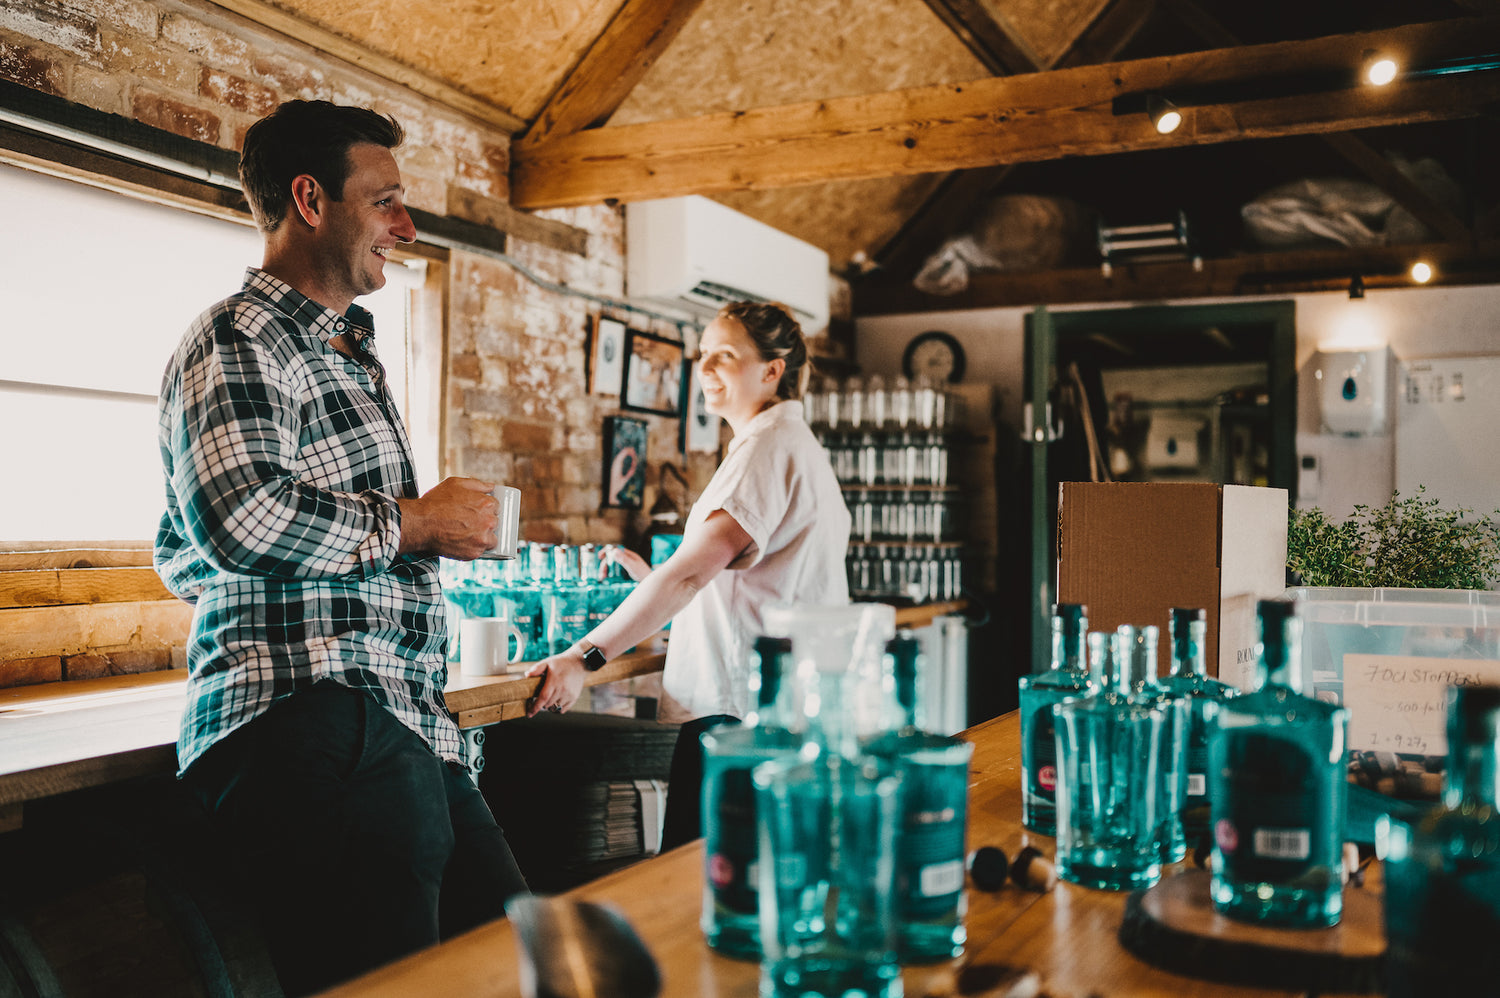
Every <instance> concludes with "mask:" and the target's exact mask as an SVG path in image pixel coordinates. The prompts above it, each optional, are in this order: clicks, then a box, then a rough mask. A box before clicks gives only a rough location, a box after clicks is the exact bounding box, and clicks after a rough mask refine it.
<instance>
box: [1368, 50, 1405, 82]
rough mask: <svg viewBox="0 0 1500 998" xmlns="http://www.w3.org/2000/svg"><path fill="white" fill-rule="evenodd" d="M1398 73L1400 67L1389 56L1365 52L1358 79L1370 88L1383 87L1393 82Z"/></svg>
mask: <svg viewBox="0 0 1500 998" xmlns="http://www.w3.org/2000/svg"><path fill="white" fill-rule="evenodd" d="M1400 71H1401V67H1400V65H1398V64H1397V62H1396V60H1395V59H1394V58H1392V57H1391V56H1390V55H1388V54H1386V53H1384V52H1366V53H1365V61H1364V67H1363V68H1362V69H1361V70H1360V73H1359V78H1360V79H1361V80H1363V81H1364V82H1366V83H1368V84H1370V85H1371V86H1376V87H1383V86H1385V85H1386V84H1387V83H1390V82H1391V81H1392V80H1394V79H1395V78H1396V74H1397V73H1399V72H1400Z"/></svg>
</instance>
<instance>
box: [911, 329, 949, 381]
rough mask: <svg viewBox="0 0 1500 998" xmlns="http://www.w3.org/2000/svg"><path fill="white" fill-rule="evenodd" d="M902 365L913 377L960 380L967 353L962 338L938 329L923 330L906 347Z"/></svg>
mask: <svg viewBox="0 0 1500 998" xmlns="http://www.w3.org/2000/svg"><path fill="white" fill-rule="evenodd" d="M902 367H904V368H905V371H906V376H907V377H909V378H920V377H926V378H927V379H929V380H931V381H935V382H939V383H942V382H953V381H958V380H959V379H960V378H962V377H963V375H964V352H963V347H961V346H959V344H958V341H957V340H956V339H954V338H953V337H952V336H950V335H949V334H947V333H944V332H940V331H938V330H932V331H930V332H926V333H922V334H921V335H920V336H917V337H916V338H915V339H913V340H912V341H911V343H909V344H908V345H907V347H906V354H905V356H904V357H903V358H902Z"/></svg>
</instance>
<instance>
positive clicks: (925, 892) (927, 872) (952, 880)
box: [917, 859, 964, 897]
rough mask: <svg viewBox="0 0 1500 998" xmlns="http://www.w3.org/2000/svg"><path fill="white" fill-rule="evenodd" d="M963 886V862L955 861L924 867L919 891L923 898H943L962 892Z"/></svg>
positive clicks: (919, 882)
mask: <svg viewBox="0 0 1500 998" xmlns="http://www.w3.org/2000/svg"><path fill="white" fill-rule="evenodd" d="M963 886H964V864H963V860H958V859H955V860H950V861H948V862H946V863H933V864H932V865H931V866H924V867H922V873H921V875H920V876H919V877H918V887H917V889H918V890H919V891H920V892H921V894H922V896H923V897H942V896H944V895H948V894H953V893H955V892H956V891H959V890H962V889H963Z"/></svg>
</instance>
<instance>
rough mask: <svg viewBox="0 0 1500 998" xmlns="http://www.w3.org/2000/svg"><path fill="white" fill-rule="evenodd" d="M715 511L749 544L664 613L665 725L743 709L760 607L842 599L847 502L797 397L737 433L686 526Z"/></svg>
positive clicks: (844, 599)
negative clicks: (667, 634) (667, 631)
mask: <svg viewBox="0 0 1500 998" xmlns="http://www.w3.org/2000/svg"><path fill="white" fill-rule="evenodd" d="M719 509H722V510H724V511H725V512H726V513H728V514H729V515H730V516H732V517H734V519H735V522H736V523H738V524H739V525H740V527H741V528H742V529H743V530H744V531H745V532H746V533H747V534H749V535H750V541H751V543H750V546H749V547H748V548H747V549H746V550H745V552H744V554H742V555H740V557H738V558H737V559H735V560H734V561H733V562H731V563H730V565H729V567H728V568H727V569H725V570H724V571H722V572H720V573H719V574H718V575H717V576H715V577H714V579H713V581H712V582H710V583H709V584H708V585H707V586H705V587H704V588H703V589H701V590H699V592H698V594H697V595H696V596H694V597H693V600H692V602H691V603H689V604H688V605H687V607H686V608H684V609H683V610H682V612H681V613H679V614H678V615H677V616H676V617H674V618H673V620H672V632H671V638H670V641H669V642H668V643H667V663H666V668H665V671H664V672H663V674H662V687H663V689H664V691H665V693H666V696H664V697H663V698H662V704H661V709H660V711H659V712H658V715H659V717H660V718H661V720H663V721H667V722H670V723H679V722H682V721H687V720H691V719H693V718H695V717H703V716H706V715H709V714H733V715H734V716H736V717H743V716H745V713H746V712H747V711H748V710H749V708H750V703H749V700H750V684H749V669H750V664H749V650H750V643H751V642H752V641H753V640H754V639H755V638H756V637H758V636H759V635H761V634H764V633H765V628H764V625H763V614H764V611H765V608H766V607H767V606H769V605H771V604H773V603H806V604H817V605H824V606H826V605H835V604H843V603H848V602H849V583H848V578H847V576H846V575H845V569H844V555H845V553H846V552H847V550H848V546H849V510H848V508H847V507H846V506H845V505H844V496H843V493H842V491H841V490H840V489H839V483H838V479H837V478H835V477H834V474H833V466H832V465H831V464H830V463H829V461H828V454H827V452H826V451H825V450H824V449H823V445H822V444H820V443H819V442H818V439H817V438H816V437H815V436H813V433H812V430H810V429H809V428H808V426H807V423H806V421H805V420H804V419H803V417H802V403H800V402H797V401H786V402H780V403H777V404H776V405H774V406H772V407H771V408H769V409H767V410H765V411H764V412H761V413H759V414H757V415H756V416H755V418H754V419H752V420H750V423H749V425H747V426H746V427H745V428H744V430H743V432H741V433H739V434H738V435H736V436H735V438H734V439H733V440H732V441H731V442H730V444H729V450H728V453H727V454H726V455H725V457H724V463H723V464H721V465H719V469H718V470H717V471H716V472H714V476H713V478H712V479H711V480H710V481H709V483H708V488H706V489H704V491H703V495H702V496H701V497H700V498H699V499H698V501H697V502H696V503H695V504H694V505H693V510H692V512H691V513H690V514H689V515H688V519H687V526H686V528H685V529H686V530H687V531H692V530H693V528H694V526H696V525H701V524H702V522H703V521H704V520H706V519H707V518H708V516H709V514H711V513H712V512H714V511H715V510H719Z"/></svg>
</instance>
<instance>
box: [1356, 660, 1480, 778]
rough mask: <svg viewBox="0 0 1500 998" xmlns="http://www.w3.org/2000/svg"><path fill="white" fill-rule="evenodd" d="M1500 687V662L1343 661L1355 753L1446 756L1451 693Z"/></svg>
mask: <svg viewBox="0 0 1500 998" xmlns="http://www.w3.org/2000/svg"><path fill="white" fill-rule="evenodd" d="M1479 683H1500V661H1497V660H1493V659H1480V658H1420V657H1416V656H1410V655H1358V654H1349V655H1345V656H1344V706H1346V707H1348V708H1349V748H1350V749H1353V750H1354V751H1366V750H1369V751H1375V752H1397V753H1412V754H1417V755H1445V754H1446V753H1447V751H1448V733H1447V732H1448V728H1447V724H1448V713H1447V712H1448V701H1447V696H1448V687H1450V686H1474V685H1477V684H1479Z"/></svg>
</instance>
